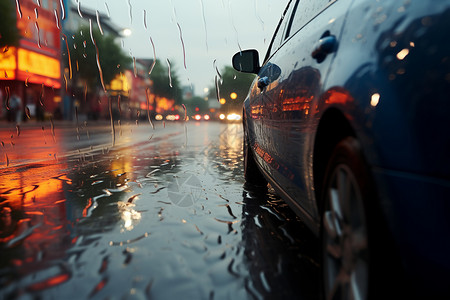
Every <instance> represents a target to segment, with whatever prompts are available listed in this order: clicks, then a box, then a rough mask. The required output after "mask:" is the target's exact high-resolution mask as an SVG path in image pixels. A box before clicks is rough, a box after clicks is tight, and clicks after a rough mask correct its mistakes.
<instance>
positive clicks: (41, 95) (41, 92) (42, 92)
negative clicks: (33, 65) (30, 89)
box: [39, 84, 45, 106]
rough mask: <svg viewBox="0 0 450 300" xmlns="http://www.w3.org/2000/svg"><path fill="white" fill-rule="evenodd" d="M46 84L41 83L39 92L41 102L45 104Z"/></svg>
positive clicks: (42, 104)
mask: <svg viewBox="0 0 450 300" xmlns="http://www.w3.org/2000/svg"><path fill="white" fill-rule="evenodd" d="M44 91H45V90H44V84H41V91H40V92H39V103H40V104H41V106H44Z"/></svg>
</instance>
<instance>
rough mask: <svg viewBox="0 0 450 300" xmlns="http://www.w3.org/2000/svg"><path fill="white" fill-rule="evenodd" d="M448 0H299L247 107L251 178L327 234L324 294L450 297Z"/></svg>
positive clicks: (239, 64) (255, 68)
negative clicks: (271, 188) (271, 190)
mask: <svg viewBox="0 0 450 300" xmlns="http://www.w3.org/2000/svg"><path fill="white" fill-rule="evenodd" d="M449 32H450V1H448V0H439V1H437V0H435V1H431V0H358V1H356V0H301V1H299V0H291V1H289V3H288V5H287V7H286V9H285V11H284V14H283V17H282V18H281V21H280V22H279V24H278V27H277V28H276V31H275V34H274V36H273V39H272V41H271V43H270V45H269V48H268V51H267V54H266V55H265V58H264V60H263V64H262V65H260V59H259V53H258V51H256V50H244V51H240V52H239V53H237V54H236V55H235V56H234V57H233V67H234V68H235V69H236V70H238V71H241V72H246V73H254V74H257V77H256V79H255V80H254V82H253V84H252V86H251V87H250V91H249V94H248V96H247V98H246V100H245V101H244V105H243V125H244V133H245V134H244V164H245V168H244V169H245V179H246V181H247V183H248V184H249V185H252V186H265V185H267V182H268V183H270V185H271V186H272V187H273V188H274V189H275V190H276V192H277V193H278V194H279V195H280V196H281V197H282V198H283V199H284V200H285V201H286V202H287V203H288V204H289V205H290V206H291V207H292V209H293V210H294V211H295V212H296V213H297V214H298V215H299V216H300V217H301V218H302V220H303V221H304V222H305V223H306V224H307V225H308V226H309V227H310V228H311V230H312V231H313V232H314V233H315V234H316V235H317V236H318V238H319V240H320V243H321V250H322V256H321V257H322V262H321V265H322V282H323V296H324V298H326V299H394V298H395V299H403V298H404V297H403V296H406V295H413V296H422V299H442V298H443V299H450V39H449V38H447V33H449Z"/></svg>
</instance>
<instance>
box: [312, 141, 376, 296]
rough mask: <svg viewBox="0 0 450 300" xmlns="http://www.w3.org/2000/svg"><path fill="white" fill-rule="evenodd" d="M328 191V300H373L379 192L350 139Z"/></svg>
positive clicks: (338, 154) (334, 161) (340, 148)
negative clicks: (373, 221)
mask: <svg viewBox="0 0 450 300" xmlns="http://www.w3.org/2000/svg"><path fill="white" fill-rule="evenodd" d="M323 187H324V190H323V192H322V195H323V201H324V202H323V205H324V206H323V213H322V229H321V238H322V274H323V276H322V278H323V291H324V296H325V299H368V296H369V289H370V286H369V284H370V281H369V279H370V277H371V274H370V273H371V271H372V269H371V268H372V263H373V257H372V252H371V251H369V232H370V231H369V218H368V210H367V205H368V203H369V202H370V201H373V198H374V193H373V190H374V189H373V184H372V180H371V179H370V176H369V174H368V170H367V167H366V164H365V161H364V159H363V157H362V154H361V150H360V146H359V143H358V141H357V140H356V139H355V138H352V137H348V138H346V139H344V140H342V141H341V142H339V143H338V145H337V146H336V147H335V149H334V151H333V154H332V156H331V159H330V160H329V163H328V166H327V170H326V172H325V183H324V185H323ZM370 250H373V249H372V248H371V249H370Z"/></svg>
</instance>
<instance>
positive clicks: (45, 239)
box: [0, 122, 319, 299]
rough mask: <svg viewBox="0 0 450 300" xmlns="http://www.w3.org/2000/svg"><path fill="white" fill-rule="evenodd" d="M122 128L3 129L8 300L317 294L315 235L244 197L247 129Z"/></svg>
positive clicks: (283, 213)
mask: <svg viewBox="0 0 450 300" xmlns="http://www.w3.org/2000/svg"><path fill="white" fill-rule="evenodd" d="M114 133H115V138H114V139H113V137H112V130H111V127H110V126H108V125H107V124H106V123H105V124H103V125H99V124H89V123H87V124H82V125H80V126H75V125H67V124H66V125H64V126H63V125H59V124H55V126H54V127H53V128H52V126H51V125H50V124H46V125H45V126H44V128H42V127H41V125H39V126H29V125H28V126H22V127H21V128H20V130H19V131H18V130H17V129H15V128H14V127H11V128H5V127H3V128H2V129H1V131H0V141H2V142H3V143H2V145H1V146H0V147H1V152H0V208H3V207H9V208H10V209H11V220H12V224H11V225H10V226H5V225H3V226H2V227H3V228H2V232H1V235H0V237H1V239H0V241H1V243H0V251H1V255H0V257H1V258H0V298H1V299H9V298H10V299H16V298H18V299H90V298H92V299H148V298H151V299H181V298H182V299H287V298H289V299H317V298H318V295H319V280H318V276H319V265H318V261H319V254H318V247H317V240H316V239H315V238H314V237H313V235H312V233H311V232H310V231H309V230H308V229H307V228H306V227H305V226H304V225H303V223H302V222H300V221H299V220H298V218H297V217H296V216H295V214H294V213H293V212H292V211H291V210H290V209H289V208H288V207H287V205H286V204H285V203H284V202H283V201H281V200H280V199H279V198H278V197H277V196H276V195H275V194H274V193H273V192H272V191H271V190H270V189H269V191H268V192H265V191H258V190H256V191H255V190H252V189H244V179H243V168H242V160H243V159H242V134H243V133H242V126H241V125H240V124H223V123H217V122H204V123H202V122H187V123H182V122H180V123H166V124H165V125H164V124H163V123H156V124H155V129H154V130H153V129H152V128H151V127H150V126H149V125H148V124H140V125H139V126H137V125H136V124H124V125H121V126H119V125H118V124H116V125H115V130H114ZM113 144H114V146H113Z"/></svg>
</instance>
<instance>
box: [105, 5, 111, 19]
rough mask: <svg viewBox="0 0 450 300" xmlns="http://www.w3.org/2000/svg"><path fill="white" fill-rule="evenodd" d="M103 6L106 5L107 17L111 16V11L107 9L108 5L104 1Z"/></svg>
mask: <svg viewBox="0 0 450 300" xmlns="http://www.w3.org/2000/svg"><path fill="white" fill-rule="evenodd" d="M105 7H106V13H107V14H108V17H111V12H110V11H109V7H108V4H107V3H106V2H105Z"/></svg>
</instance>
